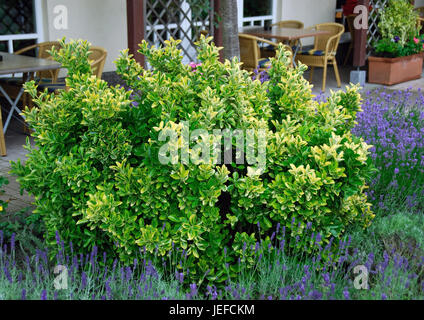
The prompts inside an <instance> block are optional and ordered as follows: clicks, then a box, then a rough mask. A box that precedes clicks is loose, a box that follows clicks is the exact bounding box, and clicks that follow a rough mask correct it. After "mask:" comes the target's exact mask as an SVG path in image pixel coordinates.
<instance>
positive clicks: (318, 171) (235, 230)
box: [13, 37, 373, 282]
mask: <svg viewBox="0 0 424 320" xmlns="http://www.w3.org/2000/svg"><path fill="white" fill-rule="evenodd" d="M209 42H210V39H205V38H203V37H202V38H201V40H200V41H199V43H198V59H199V61H200V62H201V64H198V65H196V68H195V70H193V68H192V67H191V66H189V65H184V64H182V57H181V52H180V50H179V49H178V48H177V45H178V43H179V42H178V41H174V40H171V41H167V43H166V46H165V47H163V48H155V47H149V46H148V44H147V42H143V43H142V44H141V45H140V52H141V53H142V54H144V55H145V56H146V57H147V60H148V62H149V64H150V66H151V68H150V69H149V70H147V69H144V68H142V67H141V66H140V65H139V64H138V63H137V62H136V61H135V60H134V59H133V58H132V56H131V55H129V54H128V51H127V50H124V51H123V52H122V54H121V57H120V58H119V59H118V60H117V62H116V64H117V70H118V73H119V74H120V75H121V76H122V78H123V79H124V80H125V81H126V83H127V84H128V86H129V87H130V88H131V91H125V90H124V89H123V88H118V87H109V86H108V84H107V83H106V82H104V81H102V80H99V79H96V78H95V77H93V76H91V74H90V68H89V65H88V62H87V50H88V44H87V43H86V42H71V43H69V44H63V47H64V48H63V49H62V50H60V51H59V52H53V55H54V57H55V59H56V60H58V61H59V62H61V63H62V64H63V65H64V66H65V67H67V68H69V71H70V76H69V77H68V78H67V80H66V81H67V87H68V90H67V91H60V92H59V93H58V94H48V93H47V92H43V93H41V94H40V95H37V92H36V88H35V84H34V83H28V84H27V85H26V89H27V90H28V92H29V93H30V94H31V95H32V97H33V98H34V101H35V103H36V104H37V106H38V107H37V108H34V109H32V110H28V109H27V110H25V115H26V118H27V121H28V123H29V124H30V125H31V127H32V128H33V130H34V132H33V134H32V135H33V136H34V138H35V141H36V147H35V148H32V147H30V146H28V150H29V151H30V153H29V156H28V160H27V161H26V163H25V164H22V163H21V162H16V163H14V164H13V172H14V173H15V174H17V175H18V176H19V178H18V180H19V182H20V183H21V185H22V188H24V189H26V190H28V191H29V192H30V193H32V194H33V195H35V197H36V205H37V209H36V211H37V212H38V213H40V214H41V215H42V217H43V219H44V221H45V224H46V227H47V230H48V233H47V239H48V240H49V242H50V243H51V244H52V245H53V246H54V245H55V232H56V230H58V231H59V233H60V236H61V238H62V239H64V240H65V242H69V241H72V243H73V245H74V250H76V249H75V248H78V249H87V250H88V249H89V248H91V247H93V246H94V245H97V246H99V247H100V248H99V250H107V251H109V252H113V253H116V254H118V255H119V257H120V259H121V260H123V261H128V262H129V261H132V258H133V257H134V256H135V255H136V254H137V253H138V251H139V250H140V249H141V250H145V251H146V252H147V253H148V254H151V255H155V254H157V255H162V256H164V255H166V254H167V253H168V252H169V251H171V250H172V249H173V248H174V246H175V247H178V248H182V249H184V253H185V261H184V264H185V266H186V267H188V268H189V269H190V276H189V278H191V279H190V280H194V279H195V280H200V279H203V277H204V276H205V275H206V278H207V279H208V280H209V281H216V282H221V281H224V280H225V279H227V278H228V276H231V277H232V276H236V275H237V272H238V268H239V266H240V264H238V263H237V260H238V258H240V259H241V260H242V261H243V262H244V263H245V265H246V266H249V263H253V262H252V258H251V257H252V252H253V251H254V250H258V248H257V245H256V243H258V242H260V243H261V246H260V247H267V246H268V244H269V243H270V242H271V240H274V239H278V240H282V238H283V237H289V238H293V239H297V241H291V242H290V243H291V245H292V246H293V247H295V249H298V250H307V251H308V250H310V248H312V243H313V242H314V241H318V242H322V243H323V244H324V243H326V242H327V241H328V239H329V237H331V236H336V237H342V235H343V232H344V230H345V228H346V227H347V226H348V225H351V224H360V225H362V226H363V227H367V226H368V225H369V224H370V222H371V220H372V218H373V214H372V212H371V210H370V205H369V204H368V203H367V199H366V196H365V195H364V190H365V189H366V180H367V178H368V176H369V174H370V172H371V167H370V162H369V160H368V151H367V149H368V148H369V146H367V145H366V144H365V143H364V142H363V141H362V140H361V139H359V138H356V137H355V136H353V135H352V134H351V133H350V131H351V129H352V127H353V125H354V124H355V116H356V113H357V112H358V111H359V110H360V104H361V101H360V96H359V94H358V93H357V88H355V87H351V88H347V90H346V92H337V93H334V94H332V96H331V98H330V99H329V100H328V102H326V103H319V102H316V101H314V100H313V95H312V93H311V87H310V85H309V84H308V82H307V81H305V80H304V79H303V77H302V74H303V72H304V70H305V66H302V65H301V66H299V67H298V68H296V69H293V68H290V67H289V64H290V59H289V56H288V55H289V54H288V53H285V52H283V51H282V49H281V50H279V51H278V53H277V57H276V58H275V59H271V62H272V67H271V69H270V70H269V75H270V81H268V82H265V83H263V84H262V83H261V82H260V81H258V80H252V78H251V77H250V74H249V73H248V72H246V71H243V70H241V69H240V64H239V63H238V61H237V59H233V60H232V61H225V63H221V62H220V61H219V48H217V47H215V46H214V45H211V44H209ZM196 129H203V130H206V131H207V132H211V133H212V132H213V130H216V129H222V130H224V129H231V130H242V131H243V132H245V131H247V130H254V131H255V132H259V131H260V130H262V132H265V135H266V146H262V147H263V148H264V149H265V150H266V166H265V169H264V170H263V171H262V172H260V174H258V171H257V170H256V169H255V168H254V167H253V166H249V165H247V164H240V163H239V164H237V163H234V162H232V163H230V164H217V163H216V161H215V160H216V157H213V156H212V157H210V158H208V159H207V160H203V161H200V162H193V161H174V162H171V163H168V164H163V163H161V162H160V161H159V155H160V153H161V151H160V150H161V147H162V146H163V145H164V143H165V142H166V141H162V140H163V139H161V138H160V134H161V133H163V132H164V131H165V132H166V131H172V132H176V133H177V134H178V135H179V136H180V138H179V139H178V140H176V142H175V143H172V142H171V141H168V143H169V145H170V150H174V151H176V153H175V154H177V155H178V154H180V153H181V152H182V149H183V148H186V151H188V153H189V154H190V155H193V154H194V153H195V152H196V150H195V148H194V142H196V143H197V144H202V143H210V144H212V145H213V144H216V143H217V142H218V140H220V139H221V137H222V136H221V135H218V136H216V135H215V136H209V137H205V136H201V137H199V139H197V140H196V141H191V142H187V141H185V143H184V141H183V138H181V136H184V135H183V134H182V133H184V132H193V131H194V130H196ZM255 138H259V137H258V136H255ZM187 143H188V144H189V147H187ZM256 147H257V148H259V147H260V146H257V145H256ZM180 160H181V159H180ZM277 225H279V226H284V227H285V228H284V229H285V230H286V233H285V235H283V234H281V233H279V234H277V235H276V236H275V235H272V232H273V231H274V230H275V228H276V227H277ZM279 230H282V228H280V229H279ZM311 233H314V234H318V233H320V234H321V239H318V240H317V239H316V238H312V237H311ZM274 241H275V240H274ZM115 244H116V245H115ZM255 246H256V248H255ZM225 248H226V249H225ZM227 264H228V265H229V271H227V270H228V269H227V268H226V265H227ZM177 267H178V266H177Z"/></svg>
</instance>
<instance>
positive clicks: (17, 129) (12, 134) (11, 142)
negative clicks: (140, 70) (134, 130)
mask: <svg viewBox="0 0 424 320" xmlns="http://www.w3.org/2000/svg"><path fill="white" fill-rule="evenodd" d="M350 70H351V67H350V68H349V67H340V77H341V80H342V88H341V89H344V88H345V86H346V85H348V82H349V76H350ZM105 78H106V77H105ZM115 78H116V77H115V76H114V75H109V76H108V81H109V82H110V83H111V84H112V85H114V84H116V83H119V79H115ZM305 78H306V79H309V72H306V73H305ZM321 79H322V69H320V68H317V69H316V71H315V74H314V80H313V84H314V88H313V93H314V94H319V93H320V92H321V81H322V80H321ZM115 82H116V83H115ZM383 87H384V86H381V85H375V84H368V83H367V84H366V85H365V87H364V89H363V90H364V91H368V90H372V89H376V88H383ZM408 88H409V89H411V90H413V91H417V90H420V89H421V90H424V73H423V77H422V78H421V79H419V80H414V81H409V82H405V83H401V84H398V85H394V86H391V87H386V89H387V90H407V89H408ZM330 90H339V88H337V85H336V79H335V76H334V72H333V70H332V68H331V67H330V68H329V70H328V75H327V89H326V92H325V95H326V96H328V95H329V94H330ZM3 105H4V104H3ZM2 112H3V119H5V118H6V116H7V110H5V109H4V108H3V110H2ZM28 137H29V136H28V135H26V134H25V133H24V132H23V125H22V123H21V122H20V121H18V120H17V119H16V117H14V118H12V121H11V123H10V126H9V128H8V131H7V134H6V136H5V138H6V148H7V156H5V157H0V175H2V176H4V177H7V178H8V179H9V184H8V185H6V186H4V187H3V189H4V190H5V193H4V194H3V195H1V196H0V198H1V199H3V200H7V199H9V200H10V202H9V207H8V209H7V211H8V212H16V211H18V210H20V209H23V208H26V207H30V208H32V207H33V205H32V201H33V199H32V198H31V197H30V196H29V195H28V193H26V192H24V193H23V195H20V193H19V190H20V188H19V183H18V182H17V181H16V178H15V177H14V176H12V175H10V174H9V171H10V161H16V160H17V159H21V160H23V161H25V154H26V150H25V149H24V148H23V145H24V144H26V142H25V141H26V139H27V138H28ZM29 139H30V141H31V144H32V145H34V141H33V138H31V137H29Z"/></svg>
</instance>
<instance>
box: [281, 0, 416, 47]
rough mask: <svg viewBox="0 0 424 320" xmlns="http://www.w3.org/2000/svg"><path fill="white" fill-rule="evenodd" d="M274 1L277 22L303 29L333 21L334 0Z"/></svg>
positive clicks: (305, 42)
mask: <svg viewBox="0 0 424 320" xmlns="http://www.w3.org/2000/svg"><path fill="white" fill-rule="evenodd" d="M275 1H277V21H281V20H299V21H302V22H303V23H304V25H305V28H307V27H310V26H313V25H315V24H318V23H324V22H334V21H335V14H336V2H337V1H336V0H275ZM423 1H424V0H423ZM302 44H303V45H310V44H313V38H306V39H303V40H302Z"/></svg>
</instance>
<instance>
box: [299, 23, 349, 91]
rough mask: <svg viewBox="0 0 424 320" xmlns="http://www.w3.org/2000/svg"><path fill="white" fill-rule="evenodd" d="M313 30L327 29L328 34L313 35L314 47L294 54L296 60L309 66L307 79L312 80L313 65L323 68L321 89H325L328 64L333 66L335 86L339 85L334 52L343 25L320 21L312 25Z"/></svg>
mask: <svg viewBox="0 0 424 320" xmlns="http://www.w3.org/2000/svg"><path fill="white" fill-rule="evenodd" d="M312 28H313V29H315V30H323V31H328V32H330V34H326V35H319V36H316V37H315V41H314V48H313V49H312V50H309V51H303V52H300V53H299V54H297V55H296V61H297V62H302V63H303V64H306V65H307V66H309V67H311V74H310V79H309V81H310V82H312V78H313V74H314V69H315V67H322V68H324V73H323V79H322V91H325V81H326V78H327V67H328V64H329V63H330V64H332V65H333V67H334V73H335V75H336V80H337V86H338V87H339V88H340V87H341V81H340V75H339V70H338V67H337V61H336V53H337V48H338V46H339V42H340V37H341V35H342V34H343V33H344V31H345V27H344V26H343V25H342V24H339V23H321V24H317V25H315V26H314V27H312Z"/></svg>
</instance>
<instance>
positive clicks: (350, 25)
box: [343, 14, 357, 66]
mask: <svg viewBox="0 0 424 320" xmlns="http://www.w3.org/2000/svg"><path fill="white" fill-rule="evenodd" d="M356 16H357V15H356V14H351V15H348V16H347V17H346V21H347V27H348V29H349V32H350V44H349V49H348V50H347V54H346V58H345V60H344V62H343V65H344V66H345V65H346V64H347V62H348V60H349V58H350V56H351V54H352V51H353V46H354V44H355V28H354V27H353V22H354V21H355V18H356Z"/></svg>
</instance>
